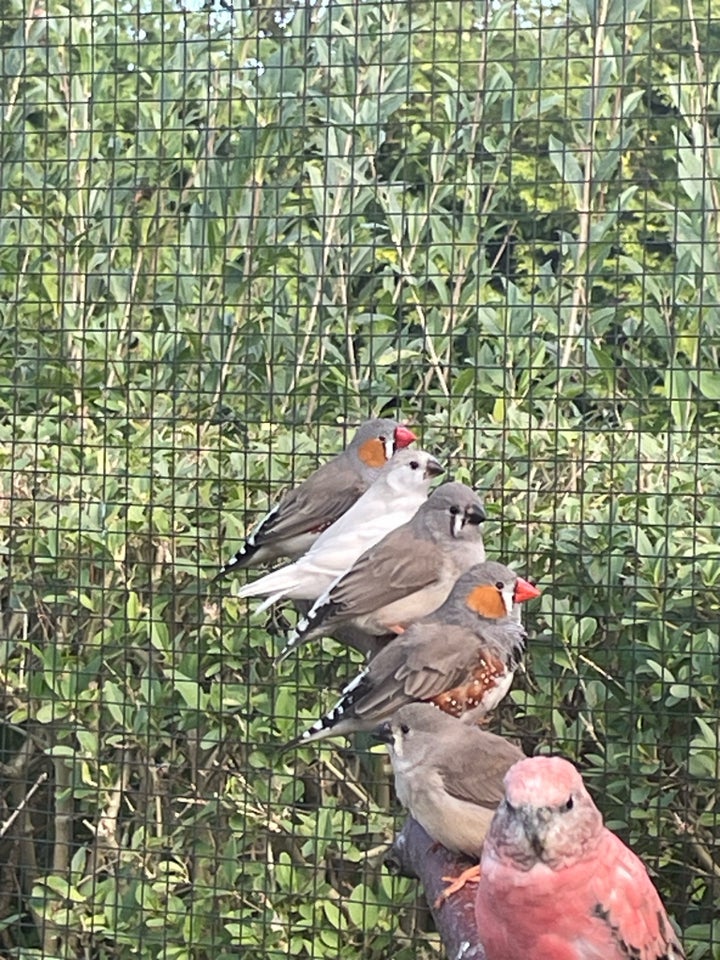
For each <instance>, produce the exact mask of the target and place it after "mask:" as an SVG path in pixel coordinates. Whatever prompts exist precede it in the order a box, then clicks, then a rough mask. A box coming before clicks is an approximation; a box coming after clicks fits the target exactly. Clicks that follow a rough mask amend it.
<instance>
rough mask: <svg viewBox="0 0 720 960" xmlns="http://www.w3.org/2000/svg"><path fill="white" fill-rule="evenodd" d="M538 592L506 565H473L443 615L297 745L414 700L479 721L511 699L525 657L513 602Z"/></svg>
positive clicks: (396, 650)
mask: <svg viewBox="0 0 720 960" xmlns="http://www.w3.org/2000/svg"><path fill="white" fill-rule="evenodd" d="M521 585H522V586H521ZM538 593H539V591H538V590H537V589H536V588H535V587H532V586H531V585H530V584H529V583H527V581H525V580H522V578H519V577H518V576H517V574H515V573H514V572H513V571H512V570H510V569H509V568H508V567H505V566H503V565H502V564H500V563H494V562H491V561H487V562H485V563H481V564H478V565H476V566H475V567H472V568H471V569H470V570H469V571H468V572H467V573H465V574H463V576H462V577H460V579H459V580H458V581H457V583H456V584H455V586H454V587H453V590H452V592H451V593H450V596H449V597H448V599H447V600H446V601H445V603H444V604H443V605H442V606H441V607H440V608H439V609H438V610H436V611H434V612H433V613H431V614H429V615H428V616H427V617H424V618H423V619H422V620H419V621H417V622H416V623H414V624H412V625H411V626H410V627H408V629H407V631H406V632H405V633H403V634H402V635H401V636H399V637H397V638H396V639H394V640H392V641H391V642H390V643H389V644H388V645H387V646H386V647H384V648H383V649H382V650H381V651H380V652H379V653H378V654H377V656H376V657H374V658H373V660H371V661H370V663H369V665H368V666H367V667H366V668H365V669H364V670H363V671H362V672H361V673H360V674H358V675H357V676H356V677H355V678H354V679H353V680H352V681H351V682H350V683H349V684H347V686H346V687H345V689H344V690H343V692H342V694H341V697H340V699H339V700H338V702H337V703H336V705H335V706H334V707H333V708H332V709H331V710H330V711H329V712H328V713H327V714H325V715H324V716H323V717H321V718H320V719H319V720H317V721H316V722H315V723H314V724H313V725H312V726H311V727H310V728H309V729H308V730H306V731H305V733H303V734H302V735H301V736H300V737H299V738H298V739H297V740H296V741H293V744H291V745H294V744H295V743H309V742H312V741H314V740H321V739H323V738H325V737H331V736H337V735H339V734H343V735H345V734H349V733H353V732H355V731H359V730H371V729H372V728H373V727H374V726H375V725H376V724H378V723H379V722H380V721H382V720H386V719H388V718H389V717H391V716H392V714H393V713H394V712H395V711H396V710H398V709H399V708H400V707H402V706H404V705H405V704H407V703H412V702H416V701H430V702H433V703H436V704H437V705H438V706H440V708H441V709H443V710H445V711H446V712H449V713H453V714H454V715H457V716H461V717H462V718H463V720H464V721H465V722H470V723H472V722H475V721H476V720H477V719H479V718H480V717H482V716H483V715H484V714H486V713H487V712H488V711H489V710H492V709H494V707H495V706H497V704H498V703H499V702H500V700H502V698H503V697H504V696H505V694H506V693H507V691H508V689H509V688H510V684H511V683H512V677H513V674H514V671H515V669H516V667H517V665H518V663H519V662H520V660H521V658H522V656H523V654H524V651H525V641H526V637H527V634H526V633H525V630H524V629H523V627H522V625H521V624H519V623H518V622H517V621H516V620H515V619H514V617H513V616H512V610H513V603H514V602H522V600H523V599H530V598H531V597H533V596H536V595H537V594H538Z"/></svg>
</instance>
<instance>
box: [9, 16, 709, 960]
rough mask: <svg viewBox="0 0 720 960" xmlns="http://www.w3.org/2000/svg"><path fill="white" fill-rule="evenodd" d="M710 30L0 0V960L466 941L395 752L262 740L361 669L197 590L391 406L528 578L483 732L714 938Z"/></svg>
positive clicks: (278, 617)
mask: <svg viewBox="0 0 720 960" xmlns="http://www.w3.org/2000/svg"><path fill="white" fill-rule="evenodd" d="M719 14H720V9H718V7H717V6H716V4H715V3H714V0H707V3H705V4H696V3H694V0H682V2H681V3H674V2H672V0H624V2H622V3H620V2H617V0H597V2H582V0H578V2H575V0H557V2H554V0H542V2H536V0H535V2H533V0H522V2H518V3H501V2H495V0H493V2H492V3H480V2H478V3H474V2H464V3H458V2H450V0H449V2H439V0H438V2H434V3H400V2H384V3H380V2H367V3H362V2H352V3H351V2H336V0H330V2H325V3H317V4H303V3H285V4H283V3H280V2H278V3H260V2H246V3H239V4H229V3H225V2H224V0H220V2H218V3H212V2H210V3H201V2H188V3H187V4H185V5H183V4H180V3H172V2H159V0H147V2H142V3H134V2H132V0H128V2H123V3H121V2H119V0H99V2H98V0H93V2H90V0H68V2H67V3H64V4H63V3H59V2H57V0H44V2H43V0H27V2H21V0H6V4H5V8H4V15H3V20H2V23H1V25H0V35H1V36H2V80H1V84H2V117H3V120H2V126H1V128H0V156H1V160H2V162H1V164H0V182H1V183H2V194H1V196H2V201H1V202H2V218H1V219H0V230H1V231H2V238H1V240H0V258H1V259H0V313H1V316H2V325H1V328H0V343H1V344H2V356H3V362H2V368H1V369H2V385H3V389H2V393H1V394H0V411H1V413H2V415H1V417H0V435H1V436H2V446H1V448H0V496H1V497H2V505H3V514H4V516H3V537H2V553H1V554H0V559H1V564H0V569H1V570H2V583H1V585H0V623H1V624H2V634H1V639H2V644H1V645H0V651H1V669H2V688H1V689H2V718H3V719H2V725H1V728H0V729H1V731H2V739H1V741H0V748H1V752H0V778H1V781H2V790H1V792H0V801H1V807H0V863H2V869H1V871H0V954H2V955H3V956H8V957H39V958H40V957H42V958H43V960H49V958H69V957H73V958H75V957H83V958H111V957H112V958H123V957H148V958H149V957H162V958H164V960H182V958H189V957H193V958H202V957H212V958H213V960H223V958H225V957H234V956H237V955H238V952H240V953H241V954H242V955H243V956H246V957H262V958H265V957H271V956H286V955H288V954H290V953H291V954H293V955H298V956H307V957H312V958H320V957H333V958H335V957H338V956H341V955H342V956H344V957H345V956H363V957H368V958H383V957H390V956H392V957H394V958H397V960H402V958H404V957H411V956H412V957H416V956H435V955H442V953H443V950H442V944H441V943H440V941H439V938H438V936H437V933H435V932H434V928H433V924H432V921H431V918H430V916H429V913H428V910H427V907H426V905H425V902H424V899H423V897H422V891H421V890H420V889H419V888H418V886H417V884H416V883H415V882H413V881H411V880H408V879H402V878H393V877H391V876H389V875H388V873H387V872H386V870H385V869H384V868H383V854H384V852H385V851H386V849H387V846H388V844H389V843H390V841H391V840H392V836H393V833H394V830H395V829H396V828H397V826H398V824H399V823H400V822H401V821H402V813H401V811H400V808H399V805H398V803H397V801H396V799H395V798H394V794H393V789H392V777H391V773H390V770H389V767H388V763H387V760H386V758H385V755H384V751H383V749H382V748H380V747H378V746H373V745H372V744H371V741H370V740H369V738H368V737H367V736H365V735H358V736H356V737H354V738H352V739H351V740H350V741H348V742H344V741H343V740H342V739H340V740H339V741H337V742H335V743H334V744H333V742H332V741H331V742H330V745H329V746H325V745H322V746H320V747H318V746H315V745H311V746H301V747H300V748H298V749H297V750H295V751H291V752H287V753H281V752H279V750H278V747H279V746H280V745H282V744H283V743H285V742H286V741H288V740H289V739H291V738H292V737H294V736H296V735H297V734H298V733H299V732H300V731H302V730H303V729H305V728H306V727H307V726H309V725H310V724H311V723H312V722H313V720H315V719H316V718H317V717H318V716H319V715H320V714H321V713H322V712H323V711H324V710H326V709H327V708H329V707H330V706H331V705H332V704H333V703H334V701H335V699H336V697H337V693H338V691H339V689H340V688H341V687H342V686H343V684H344V683H345V682H346V681H348V680H350V679H351V678H352V677H353V676H355V675H356V673H357V671H358V670H359V669H360V668H361V666H362V664H363V657H362V655H361V654H359V653H357V652H356V651H353V650H352V649H350V648H348V647H347V646H342V645H339V644H338V643H336V642H335V641H333V640H331V639H324V640H322V641H318V642H315V643H314V644H312V645H310V646H308V647H306V648H304V649H303V650H302V651H301V652H300V653H299V654H298V655H297V656H295V657H294V658H289V659H288V660H287V661H286V662H285V663H284V664H283V665H282V666H280V667H279V668H277V669H276V667H275V666H274V664H273V660H274V658H275V656H276V655H277V653H278V651H279V650H280V647H281V646H282V642H283V637H284V636H285V634H286V632H287V630H288V629H289V628H290V627H292V625H293V624H294V623H295V621H296V617H297V614H296V612H295V611H294V609H293V607H292V605H284V606H282V605H281V606H280V607H276V608H274V609H273V610H272V611H271V612H269V613H267V614H264V615H261V616H259V617H257V616H254V615H253V610H254V606H255V604H254V602H250V603H248V602H247V601H246V600H244V599H241V598H239V597H238V596H237V593H238V588H239V585H241V584H243V583H244V582H245V580H246V579H248V575H247V574H245V573H243V572H241V573H238V574H236V575H234V576H231V577H228V578H226V579H225V580H222V581H219V582H214V581H213V578H214V576H215V573H216V572H217V570H218V569H219V566H220V564H221V563H222V562H223V561H226V560H227V559H228V558H229V557H230V556H231V555H232V554H233V553H234V552H235V550H237V549H238V547H239V546H240V545H241V544H242V542H243V541H244V539H245V536H246V534H247V531H248V530H249V529H250V528H251V527H252V525H253V524H254V523H255V522H257V521H258V520H259V519H260V518H261V517H263V516H264V515H265V513H266V511H267V509H268V507H269V506H270V505H271V504H272V503H273V502H275V501H276V499H277V496H278V495H279V493H280V491H281V490H283V489H285V488H287V487H291V486H293V485H294V484H297V483H298V482H299V481H300V480H301V479H303V478H305V477H307V476H308V475H309V474H310V473H311V472H312V470H314V469H315V468H316V467H317V466H318V464H319V463H322V462H324V461H326V460H328V459H329V458H330V457H331V456H332V455H334V454H335V453H337V452H338V451H340V450H341V449H342V448H343V447H344V446H345V445H346V443H347V442H348V441H349V440H350V438H351V436H352V434H353V432H354V430H355V429H356V427H357V425H358V424H359V423H360V422H361V421H363V420H364V419H366V418H367V417H370V416H386V417H395V418H398V419H401V420H405V421H406V422H407V423H409V424H410V425H411V426H412V429H413V430H414V431H415V433H416V434H417V435H418V438H419V445H421V446H422V447H423V448H424V449H426V450H429V451H430V452H431V453H433V454H434V455H435V456H437V457H438V458H439V459H440V460H441V461H442V463H443V464H444V466H445V467H446V470H447V475H448V477H454V478H456V479H458V480H461V481H463V482H465V483H468V484H470V485H473V486H474V487H475V488H476V489H477V490H478V491H480V492H481V495H482V496H483V498H484V503H485V509H486V512H487V514H488V519H487V521H486V523H485V525H484V537H485V544H486V548H487V551H488V555H489V556H490V557H491V558H493V559H500V560H502V561H503V562H510V563H511V564H512V566H513V567H515V568H516V569H517V570H518V571H519V572H520V573H522V574H523V576H525V577H533V578H534V579H535V580H536V581H537V582H538V584H539V585H540V587H541V588H542V595H541V597H540V599H539V600H537V601H535V602H534V603H532V604H529V605H528V610H527V613H526V624H527V626H528V629H529V631H530V635H531V639H530V642H529V649H528V655H527V659H526V662H525V665H524V667H523V668H522V669H521V670H520V671H518V673H517V675H516V677H515V682H514V685H513V689H512V691H511V693H510V695H509V696H508V697H507V698H506V699H505V701H504V702H503V704H502V705H501V707H500V708H499V709H498V710H497V711H496V713H495V715H494V716H493V721H492V729H497V730H500V731H502V732H503V733H504V734H507V735H508V736H511V737H514V738H515V739H516V740H517V741H518V742H520V743H521V744H522V746H523V749H524V750H525V752H526V753H536V752H556V753H561V754H563V755H565V756H568V757H570V758H572V759H574V760H576V761H577V762H578V764H579V766H580V769H581V770H582V771H583V774H584V776H585V779H586V782H587V783H588V785H589V787H590V789H591V791H592V792H593V794H594V796H595V798H596V800H597V802H598V805H599V806H600V808H601V810H602V812H603V814H604V816H605V819H606V822H607V823H608V824H609V825H610V826H611V827H612V828H613V829H614V830H616V831H617V832H618V833H619V834H620V835H621V836H622V837H623V839H625V840H626V841H627V842H628V843H629V844H630V845H631V846H632V847H633V849H634V850H635V851H636V852H637V853H638V854H639V855H640V856H641V857H642V858H643V860H644V861H645V863H646V864H647V865H648V868H649V869H650V871H651V873H652V875H653V878H654V880H655V883H656V885H657V887H658V889H659V890H660V892H661V894H662V896H663V898H664V901H665V903H666V905H667V907H668V911H669V913H670V914H671V916H672V917H673V919H674V921H675V922H676V924H677V927H678V930H679V931H680V932H681V935H682V938H683V941H684V944H685V948H686V950H687V954H688V956H689V957H693V958H702V957H708V958H710V957H715V958H718V957H720V921H719V920H718V919H717V917H718V904H719V898H720V890H719V887H718V884H719V883H720V850H719V849H718V839H717V838H718V832H719V831H718V827H719V824H718V809H719V804H718V786H717V784H718V767H719V764H720V746H719V742H718V737H719V735H720V734H719V730H720V688H719V685H718V601H719V599H720V586H719V584H720V563H719V562H718V561H719V551H718V545H717V538H718V521H719V515H720V506H719V503H720V501H718V493H719V492H720V490H719V487H720V480H719V479H718V478H719V477H720V471H719V470H718V466H719V462H720V455H719V454H718V427H719V426H720V404H719V401H720V367H719V356H718V354H719V348H720V335H719V326H720V319H719V314H718V299H719V298H718V286H719V284H720V200H719V196H718V192H719V190H720V186H719V184H720V141H719V133H718V117H719V116H720V102H719V100H718V96H719V90H720V75H719V71H718V63H720V16H719ZM254 575H255V574H254V572H253V574H251V575H250V578H251V577H252V576H254Z"/></svg>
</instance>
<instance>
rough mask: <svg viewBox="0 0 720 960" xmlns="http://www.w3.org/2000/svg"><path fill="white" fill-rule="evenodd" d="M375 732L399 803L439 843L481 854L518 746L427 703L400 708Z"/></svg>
mask: <svg viewBox="0 0 720 960" xmlns="http://www.w3.org/2000/svg"><path fill="white" fill-rule="evenodd" d="M373 735H374V736H375V737H376V739H378V740H380V741H382V742H383V743H386V744H387V745H388V753H389V754H390V760H391V762H392V766H393V771H394V773H395V790H396V793H397V796H398V799H399V800H400V802H401V803H402V804H403V806H404V807H406V808H407V809H408V810H409V811H410V814H411V815H412V816H413V817H414V818H415V819H416V820H417V821H418V823H420V824H421V825H422V826H423V827H424V829H425V830H426V831H427V833H428V834H429V835H430V836H431V837H432V839H433V840H435V841H436V842H437V843H441V844H442V845H443V846H444V847H447V849H448V850H453V851H455V852H456V853H464V854H466V855H468V856H471V857H479V856H480V854H481V852H482V844H483V840H484V838H485V834H486V833H487V831H488V828H489V826H490V821H491V820H492V817H493V814H494V812H495V809H496V807H497V806H498V804H499V803H500V801H501V800H502V799H503V796H504V787H503V777H504V776H505V774H506V773H507V771H508V770H509V769H510V767H511V766H512V765H513V764H514V763H517V761H518V760H522V759H523V757H524V754H523V752H522V750H521V749H520V748H519V747H517V746H515V744H513V743H510V741H509V740H505V739H504V738H503V737H499V736H496V735H495V734H493V733H488V732H487V731H485V730H481V729H480V727H476V726H467V725H466V724H464V723H462V722H461V721H460V720H457V719H456V718H455V717H451V716H449V715H448V714H445V713H441V712H440V711H439V710H438V709H437V707H434V706H433V705H431V704H428V703H413V704H408V705H407V706H404V707H401V708H400V709H399V710H398V711H397V712H396V713H395V714H393V716H392V717H391V719H390V720H386V721H385V722H384V723H383V724H381V725H380V726H379V727H377V728H376V729H375V731H374V733H373Z"/></svg>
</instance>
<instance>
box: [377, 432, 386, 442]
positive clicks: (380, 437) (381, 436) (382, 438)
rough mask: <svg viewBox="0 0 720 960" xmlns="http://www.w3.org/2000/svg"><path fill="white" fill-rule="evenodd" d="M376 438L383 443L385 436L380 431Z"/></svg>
mask: <svg viewBox="0 0 720 960" xmlns="http://www.w3.org/2000/svg"><path fill="white" fill-rule="evenodd" d="M378 440H380V441H381V443H385V440H386V437H385V436H384V434H382V433H381V434H380V436H379V437H378Z"/></svg>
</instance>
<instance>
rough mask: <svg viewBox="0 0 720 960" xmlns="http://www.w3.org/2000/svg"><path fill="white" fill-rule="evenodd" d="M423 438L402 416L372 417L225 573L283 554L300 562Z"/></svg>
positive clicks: (278, 509) (265, 522) (275, 511)
mask: <svg viewBox="0 0 720 960" xmlns="http://www.w3.org/2000/svg"><path fill="white" fill-rule="evenodd" d="M416 439H417V437H416V436H415V434H414V433H413V432H412V430H409V429H408V428H407V427H404V426H403V425H402V424H400V423H398V422H397V421H396V420H389V419H384V418H381V419H376V420H367V421H366V422H365V423H363V424H361V426H360V427H359V428H358V431H357V433H356V434H355V436H354V437H353V439H352V441H351V442H350V443H349V444H348V446H347V447H346V448H345V449H344V450H343V451H342V453H339V454H338V455H337V456H336V457H333V459H332V460H328V462H327V463H324V464H323V465H322V466H321V467H319V468H318V469H317V470H315V472H314V473H311V474H310V476H309V477H308V478H307V479H306V480H304V481H303V482H302V483H300V484H299V485H298V486H297V487H295V488H294V489H292V490H290V491H288V493H286V494H285V495H284V496H283V497H282V498H281V499H280V500H279V501H278V503H276V504H275V506H274V507H273V508H272V509H271V510H270V512H269V513H268V514H267V515H266V516H265V517H264V518H263V519H262V520H261V521H260V523H259V524H258V526H257V527H256V528H255V530H254V531H253V532H252V534H251V535H250V536H249V537H248V539H247V540H246V541H245V543H244V544H243V546H242V547H241V548H240V550H238V552H237V553H236V554H235V556H234V557H233V558H232V559H231V560H229V561H228V562H227V563H226V564H225V565H224V566H223V567H221V568H220V571H219V573H218V575H217V576H218V577H224V576H226V575H227V574H228V573H231V572H232V571H234V570H240V569H242V568H243V567H256V566H260V565H261V564H263V563H270V562H272V561H273V560H277V559H278V558H279V557H289V558H290V559H291V560H295V559H296V558H297V557H300V556H302V554H303V553H305V552H306V551H307V550H309V549H310V547H311V546H312V545H313V543H314V542H315V540H317V538H318V537H319V536H320V534H321V533H322V532H323V530H325V529H327V528H328V527H329V526H330V525H331V524H333V523H335V521H336V520H337V519H338V518H339V517H341V516H342V515H343V514H344V513H345V512H346V511H347V510H349V509H350V507H352V505H353V504H354V503H355V502H356V500H358V499H359V498H360V497H361V496H362V495H363V493H365V491H366V490H368V489H369V487H370V486H371V484H372V483H373V481H374V480H375V479H376V478H377V476H378V474H379V472H380V470H381V469H382V468H383V467H384V466H385V464H386V463H387V462H388V460H390V459H391V457H392V456H393V455H394V454H395V453H396V452H397V451H398V450H402V449H404V448H405V447H408V446H410V444H411V443H413V442H414V441H415V440H416Z"/></svg>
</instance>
